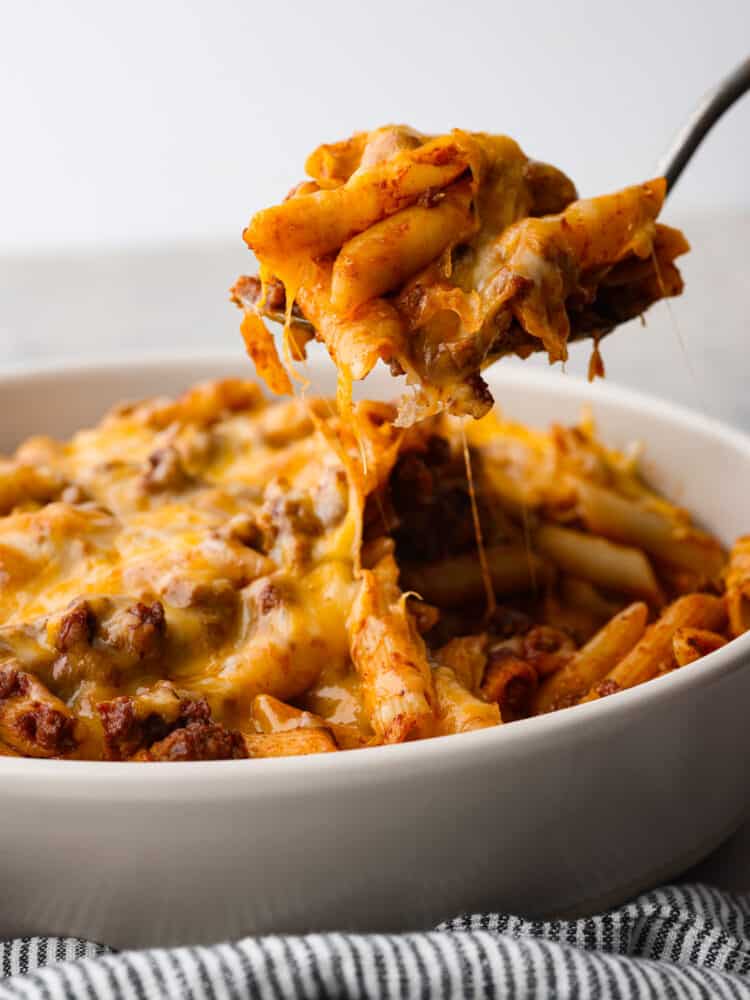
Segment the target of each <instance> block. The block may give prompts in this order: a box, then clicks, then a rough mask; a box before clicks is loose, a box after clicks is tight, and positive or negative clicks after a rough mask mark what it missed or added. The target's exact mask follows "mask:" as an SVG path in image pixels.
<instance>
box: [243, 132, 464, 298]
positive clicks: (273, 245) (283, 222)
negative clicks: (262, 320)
mask: <svg viewBox="0 0 750 1000" xmlns="http://www.w3.org/2000/svg"><path fill="white" fill-rule="evenodd" d="M480 155H481V154H480V152H479V150H478V149H477V148H476V144H475V142H474V140H472V138H471V137H470V136H469V135H468V134H466V133H457V134H455V135H453V134H452V135H449V136H440V137H438V138H436V139H432V140H430V141H428V142H426V143H425V144H424V145H422V146H420V147H418V148H417V149H416V150H409V149H407V150H400V151H398V152H396V153H395V154H394V155H393V156H392V157H389V158H388V159H386V160H384V161H381V162H379V163H376V164H374V165H373V166H372V167H371V168H370V169H367V170H364V171H362V172H358V171H355V172H354V173H353V174H352V175H351V177H349V179H348V180H347V181H346V183H345V184H343V185H341V186H340V187H335V188H332V189H330V190H327V191H326V190H323V191H318V192H316V193H314V194H309V195H305V196H304V197H301V198H291V199H290V200H289V201H285V202H283V203H282V204H280V205H275V206H273V207H271V208H267V209H264V210H263V211H261V212H258V213H257V214H256V215H254V216H253V218H252V220H251V221H250V225H249V226H248V227H247V229H246V230H245V233H244V237H245V241H246V243H247V245H248V246H249V247H250V249H251V250H252V251H253V252H254V253H255V254H256V256H257V257H258V259H259V260H262V261H263V263H264V264H265V265H267V266H268V267H270V268H272V269H273V271H274V272H275V273H276V274H277V275H278V276H279V277H280V278H281V280H282V281H284V282H285V283H286V279H285V273H287V274H288V272H289V265H290V261H291V260H294V258H295V257H297V258H298V257H299V256H300V255H301V254H304V255H307V256H309V257H313V258H315V257H322V256H323V255H325V254H328V253H331V252H332V251H333V250H338V249H340V247H342V246H343V244H344V243H346V241H347V240H348V239H350V238H351V237H352V236H354V235H355V234H356V233H361V232H362V231H363V230H365V229H367V228H368V226H371V225H372V224H373V223H375V222H378V221H379V220H380V219H382V218H385V216H387V215H392V214H393V213H394V212H397V211H399V210H400V209H402V208H406V207H407V206H408V205H410V204H411V203H413V202H415V201H416V200H417V198H419V196H420V195H421V194H423V193H424V192H425V191H429V190H431V189H441V188H444V187H445V186H446V185H448V184H450V183H451V182H452V181H454V180H455V179H456V178H457V177H458V176H459V175H460V174H462V173H463V172H464V171H465V170H466V169H467V168H468V167H469V166H470V164H472V163H473V162H476V161H477V160H478V159H479V157H480Z"/></svg>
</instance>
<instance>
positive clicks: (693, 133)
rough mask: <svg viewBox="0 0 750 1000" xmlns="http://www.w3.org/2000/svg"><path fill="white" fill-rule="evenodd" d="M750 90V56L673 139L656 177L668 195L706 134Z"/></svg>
mask: <svg viewBox="0 0 750 1000" xmlns="http://www.w3.org/2000/svg"><path fill="white" fill-rule="evenodd" d="M748 90H750V56H748V57H747V58H746V59H743V61H742V62H741V63H740V64H739V66H736V67H735V68H734V69H733V70H732V72H731V73H729V75H728V76H725V77H724V79H723V80H722V81H721V82H720V83H719V84H718V85H717V86H716V87H714V89H713V90H710V91H709V92H708V93H707V94H706V95H705V96H704V97H703V99H702V101H701V102H700V104H699V105H698V106H697V108H696V109H695V111H694V112H693V113H692V115H691V116H690V117H689V118H688V120H687V121H686V122H685V124H684V125H683V127H682V128H681V129H680V131H679V132H678V133H677V135H676V136H675V138H674V142H673V143H672V145H671V146H670V147H669V149H668V150H667V152H666V153H665V155H664V157H663V158H662V160H661V161H660V163H659V166H658V168H657V174H658V176H659V177H664V178H665V179H666V182H667V193H669V192H670V191H671V190H672V189H673V188H674V186H675V184H676V183H677V181H678V180H679V178H680V175H681V174H682V171H683V170H684V169H685V167H686V166H687V165H688V163H689V162H690V160H691V159H692V156H693V153H695V151H696V149H697V148H698V146H700V144H701V143H702V142H703V140H704V139H705V137H706V134H707V133H708V132H709V131H710V129H711V128H713V126H714V125H715V124H716V122H717V121H718V120H719V119H720V118H721V116H722V115H723V114H724V112H725V111H727V110H728V109H729V108H731V107H732V105H733V104H735V103H736V102H737V101H738V100H739V99H740V98H741V97H742V96H743V94H746V93H747V91H748Z"/></svg>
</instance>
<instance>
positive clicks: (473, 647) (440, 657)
mask: <svg viewBox="0 0 750 1000" xmlns="http://www.w3.org/2000/svg"><path fill="white" fill-rule="evenodd" d="M435 660H436V662H437V663H438V664H440V666H443V667H449V668H450V669H451V670H452V671H453V673H454V674H455V675H456V677H457V678H458V681H459V683H460V684H462V685H463V686H464V687H465V688H466V689H467V691H472V692H473V693H474V694H477V693H478V691H479V689H480V687H481V684H482V678H483V676H484V670H485V666H486V664H487V636H486V635H484V634H483V633H480V634H479V635H466V636H459V637H457V638H455V639H451V640H450V642H447V643H446V644H445V645H444V646H441V647H440V649H438V650H437V651H436V653H435ZM433 676H434V675H433Z"/></svg>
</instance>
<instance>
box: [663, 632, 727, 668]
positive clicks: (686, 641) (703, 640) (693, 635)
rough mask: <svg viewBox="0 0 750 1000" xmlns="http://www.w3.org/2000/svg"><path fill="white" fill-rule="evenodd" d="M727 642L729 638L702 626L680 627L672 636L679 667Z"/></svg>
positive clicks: (693, 661) (706, 654)
mask: <svg viewBox="0 0 750 1000" xmlns="http://www.w3.org/2000/svg"><path fill="white" fill-rule="evenodd" d="M726 644H727V640H726V639H725V638H724V636H723V635H719V634H718V632H709V631H708V630H707V629H701V628H678V629H677V631H676V632H675V634H674V637H673V638H672V649H673V651H674V658H675V660H676V661H677V666H678V667H686V666H687V665H688V663H695V661H696V660H700V658H701V657H702V656H708V654H709V653H713V652H714V651H715V650H717V649H721V647H722V646H726Z"/></svg>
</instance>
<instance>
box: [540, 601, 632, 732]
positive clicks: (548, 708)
mask: <svg viewBox="0 0 750 1000" xmlns="http://www.w3.org/2000/svg"><path fill="white" fill-rule="evenodd" d="M647 621H648V608H647V606H646V605H645V604H643V603H642V602H640V601H639V602H637V603H635V604H631V605H630V606H629V607H627V608H625V610H624V611H621V612H620V613H619V614H618V615H616V616H615V617H614V618H613V619H612V620H611V621H609V622H607V624H606V625H605V626H604V627H603V628H602V629H600V631H599V632H597V633H596V635H595V636H594V637H593V638H592V639H590V640H589V642H587V643H586V645H585V646H583V648H582V649H579V650H578V652H577V653H575V654H574V655H573V656H572V657H571V658H570V660H568V662H567V663H566V664H565V666H564V667H562V669H561V670H558V671H557V672H556V673H554V674H552V675H551V676H549V677H547V678H546V679H545V680H544V681H543V682H542V685H541V687H540V688H539V692H538V694H537V696H536V698H535V700H534V713H535V714H540V713H542V712H552V711H554V710H555V709H558V708H564V707H566V706H567V705H573V704H575V702H576V701H577V700H578V699H579V698H580V697H582V696H583V695H584V694H586V692H587V691H588V690H589V689H590V688H591V687H593V685H594V684H596V683H597V682H598V681H600V680H601V679H602V678H603V677H605V676H606V675H607V674H608V673H609V672H610V671H611V670H612V669H613V668H614V667H615V666H616V665H617V664H618V663H619V662H620V660H621V659H622V658H623V657H624V656H626V655H627V654H628V653H629V652H630V650H631V649H632V648H633V647H634V646H635V644H636V643H637V642H638V640H639V639H640V638H641V637H642V635H643V633H644V630H645V628H646V623H647Z"/></svg>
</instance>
